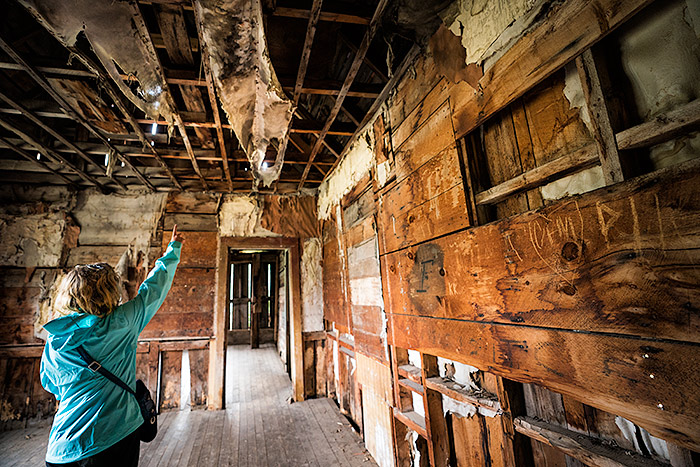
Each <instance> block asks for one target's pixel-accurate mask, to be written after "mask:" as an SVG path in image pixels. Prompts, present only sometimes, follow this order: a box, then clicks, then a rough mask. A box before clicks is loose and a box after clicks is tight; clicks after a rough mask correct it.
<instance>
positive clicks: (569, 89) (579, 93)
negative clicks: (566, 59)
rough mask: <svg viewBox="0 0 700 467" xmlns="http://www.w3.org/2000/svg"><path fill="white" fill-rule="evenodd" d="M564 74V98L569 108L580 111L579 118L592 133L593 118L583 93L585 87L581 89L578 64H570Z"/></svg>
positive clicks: (565, 68)
mask: <svg viewBox="0 0 700 467" xmlns="http://www.w3.org/2000/svg"><path fill="white" fill-rule="evenodd" d="M564 73H565V75H564V96H565V97H566V100H568V101H569V107H570V108H572V109H578V113H579V117H580V118H581V120H582V121H583V123H584V124H585V125H586V128H588V131H591V117H590V115H589V114H588V105H587V104H586V96H585V95H584V93H583V87H581V78H580V77H579V74H578V69H577V68H576V64H575V63H573V62H570V63H568V64H567V65H566V66H565V67H564ZM591 134H592V133H591Z"/></svg>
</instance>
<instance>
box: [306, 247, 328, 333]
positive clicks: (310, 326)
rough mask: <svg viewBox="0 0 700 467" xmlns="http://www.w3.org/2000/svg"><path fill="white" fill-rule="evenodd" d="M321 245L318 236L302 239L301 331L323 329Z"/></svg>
mask: <svg viewBox="0 0 700 467" xmlns="http://www.w3.org/2000/svg"><path fill="white" fill-rule="evenodd" d="M321 256H322V246H321V240H320V239H319V238H310V239H308V240H305V241H304V250H303V254H302V256H301V300H302V331H303V332H311V331H323V271H322V269H321Z"/></svg>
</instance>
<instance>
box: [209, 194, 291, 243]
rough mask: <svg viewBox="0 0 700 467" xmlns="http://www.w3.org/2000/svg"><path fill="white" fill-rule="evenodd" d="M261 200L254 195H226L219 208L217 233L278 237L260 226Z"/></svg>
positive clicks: (236, 235)
mask: <svg viewBox="0 0 700 467" xmlns="http://www.w3.org/2000/svg"><path fill="white" fill-rule="evenodd" d="M262 210H263V202H262V200H261V199H258V198H257V197H254V196H248V195H227V196H225V197H224V200H223V202H222V204H221V208H220V209H219V234H220V235H222V236H226V237H279V234H276V233H274V232H272V231H270V230H267V229H264V228H263V227H261V226H260V218H261V216H262Z"/></svg>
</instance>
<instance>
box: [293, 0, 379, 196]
mask: <svg viewBox="0 0 700 467" xmlns="http://www.w3.org/2000/svg"><path fill="white" fill-rule="evenodd" d="M388 3H389V0H379V4H378V5H377V8H376V10H375V11H374V15H372V20H371V21H370V23H369V26H368V28H367V31H366V32H365V35H364V37H363V38H362V43H361V44H360V46H359V47H358V48H357V53H356V54H355V58H354V59H353V61H352V64H351V65H350V70H349V71H348V74H347V76H346V77H345V81H344V82H343V86H342V88H341V89H340V92H339V93H338V97H337V98H336V100H335V103H334V104H333V107H332V108H331V111H330V114H329V115H328V118H327V120H326V124H325V125H324V126H323V130H321V133H320V134H319V136H318V139H317V140H316V143H315V144H314V146H313V148H312V149H311V154H310V155H309V164H308V165H307V166H306V168H305V169H304V173H303V174H302V176H301V181H300V182H299V187H298V188H297V191H300V190H301V189H302V188H303V187H304V182H305V181H306V179H307V177H308V175H309V170H310V169H311V163H312V162H313V161H314V158H315V157H316V155H317V154H318V152H319V151H320V150H321V146H322V145H323V140H324V139H325V137H326V135H327V134H328V130H330V128H331V125H333V122H334V121H335V119H336V117H337V116H338V113H339V112H340V107H341V106H342V105H343V101H344V100H345V97H346V96H347V93H348V91H349V90H350V86H351V85H352V83H353V81H355V77H356V76H357V73H358V72H359V71H360V66H361V65H362V63H363V61H362V60H363V58H364V56H365V54H366V53H367V50H369V46H370V44H371V43H372V39H373V38H374V35H375V33H376V32H377V28H378V27H379V22H380V19H381V16H382V13H383V12H384V9H385V8H386V6H387V4H388Z"/></svg>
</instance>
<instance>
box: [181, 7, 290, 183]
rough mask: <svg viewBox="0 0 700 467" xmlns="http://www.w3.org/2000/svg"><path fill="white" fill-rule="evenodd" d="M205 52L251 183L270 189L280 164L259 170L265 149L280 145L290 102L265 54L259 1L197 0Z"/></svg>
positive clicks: (278, 171)
mask: <svg viewBox="0 0 700 467" xmlns="http://www.w3.org/2000/svg"><path fill="white" fill-rule="evenodd" d="M194 5H195V9H196V11H197V17H198V19H199V22H200V24H199V25H198V26H199V28H200V30H201V32H202V37H203V42H204V44H203V46H204V47H206V50H207V52H208V55H209V66H210V68H211V71H212V77H213V80H214V84H215V85H216V87H217V91H218V94H219V98H220V99H221V105H222V107H223V108H224V110H225V111H226V115H227V116H228V121H229V123H230V124H231V125H232V126H233V130H234V132H235V133H236V136H237V137H238V140H239V141H240V142H241V144H242V146H243V149H244V151H245V153H246V155H247V156H248V160H249V161H250V165H251V168H252V170H253V175H254V178H255V180H256V182H257V181H262V182H263V185H265V186H270V185H271V184H272V182H274V181H275V180H277V179H278V178H279V174H280V171H281V170H282V160H276V161H275V164H274V165H273V166H272V167H270V168H264V167H262V164H263V161H264V159H265V152H266V151H267V147H268V146H269V145H270V144H272V145H274V146H277V145H278V144H281V143H282V141H283V140H284V138H285V136H286V134H287V129H288V127H289V121H290V120H291V118H292V102H291V101H290V100H289V99H287V97H286V95H285V94H284V92H283V90H282V86H281V85H280V83H279V80H278V79H277V75H276V74H275V70H274V69H273V68H272V62H271V61H270V57H269V55H268V52H267V44H266V39H265V33H264V30H263V20H262V7H261V4H260V1H259V0H253V1H250V0H196V1H195V2H194Z"/></svg>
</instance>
